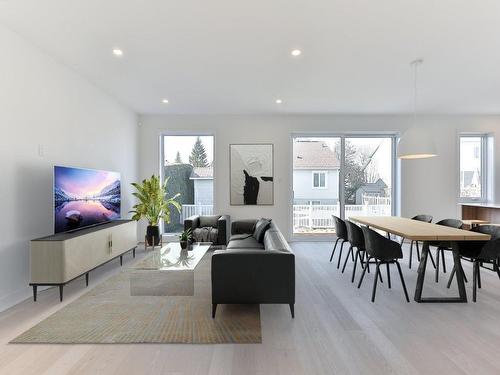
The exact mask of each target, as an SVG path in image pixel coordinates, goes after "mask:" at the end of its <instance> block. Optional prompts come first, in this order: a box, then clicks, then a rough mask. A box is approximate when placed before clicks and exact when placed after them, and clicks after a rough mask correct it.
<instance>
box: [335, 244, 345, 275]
mask: <svg viewBox="0 0 500 375" xmlns="http://www.w3.org/2000/svg"><path fill="white" fill-rule="evenodd" d="M344 243H345V240H342V243H341V244H340V252H339V261H338V262H337V269H339V268H340V259H341V258H342V250H343V249H344Z"/></svg>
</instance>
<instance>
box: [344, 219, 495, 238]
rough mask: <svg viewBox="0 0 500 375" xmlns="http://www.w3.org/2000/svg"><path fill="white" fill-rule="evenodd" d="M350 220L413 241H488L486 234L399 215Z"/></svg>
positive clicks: (488, 236)
mask: <svg viewBox="0 0 500 375" xmlns="http://www.w3.org/2000/svg"><path fill="white" fill-rule="evenodd" d="M349 220H350V221H353V222H357V223H359V224H364V225H367V226H369V227H371V228H374V229H379V230H382V231H384V232H388V233H391V234H395V235H397V236H400V237H404V238H407V239H409V240H414V241H488V240H489V239H490V238H491V236H490V235H488V234H483V233H477V232H471V231H468V230H463V229H456V228H450V227H447V226H444V225H437V224H432V223H425V222H423V221H418V220H412V219H408V218H405V217H399V216H351V217H350V218H349Z"/></svg>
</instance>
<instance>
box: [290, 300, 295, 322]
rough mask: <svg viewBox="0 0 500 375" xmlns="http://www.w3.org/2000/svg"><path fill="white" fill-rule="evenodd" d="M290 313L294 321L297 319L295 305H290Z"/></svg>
mask: <svg viewBox="0 0 500 375" xmlns="http://www.w3.org/2000/svg"><path fill="white" fill-rule="evenodd" d="M290 312H291V313H292V319H294V318H295V305H294V304H293V303H291V304H290Z"/></svg>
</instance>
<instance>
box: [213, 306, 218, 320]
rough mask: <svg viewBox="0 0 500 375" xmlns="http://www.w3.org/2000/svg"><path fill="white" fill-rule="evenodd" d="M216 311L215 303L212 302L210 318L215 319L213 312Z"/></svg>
mask: <svg viewBox="0 0 500 375" xmlns="http://www.w3.org/2000/svg"><path fill="white" fill-rule="evenodd" d="M216 311H217V304H216V303H212V319H215V312H216Z"/></svg>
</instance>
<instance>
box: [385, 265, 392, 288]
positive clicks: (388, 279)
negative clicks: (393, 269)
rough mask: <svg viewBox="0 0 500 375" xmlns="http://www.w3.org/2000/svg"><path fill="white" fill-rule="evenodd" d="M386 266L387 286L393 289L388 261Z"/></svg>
mask: <svg viewBox="0 0 500 375" xmlns="http://www.w3.org/2000/svg"><path fill="white" fill-rule="evenodd" d="M385 266H386V268H387V286H388V287H389V289H391V273H390V271H389V263H386V264H385Z"/></svg>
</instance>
